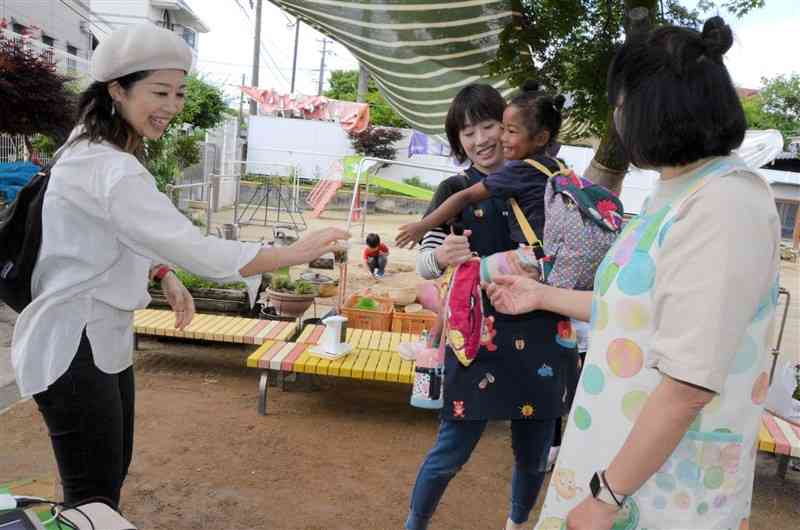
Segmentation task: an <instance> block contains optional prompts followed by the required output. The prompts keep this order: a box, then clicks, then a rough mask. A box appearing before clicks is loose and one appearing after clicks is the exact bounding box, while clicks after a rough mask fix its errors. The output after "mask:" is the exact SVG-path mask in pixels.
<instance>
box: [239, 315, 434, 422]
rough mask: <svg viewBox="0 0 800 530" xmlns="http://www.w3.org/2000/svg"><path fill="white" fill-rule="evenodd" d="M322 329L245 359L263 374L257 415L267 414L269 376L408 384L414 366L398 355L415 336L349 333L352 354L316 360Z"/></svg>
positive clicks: (315, 328)
mask: <svg viewBox="0 0 800 530" xmlns="http://www.w3.org/2000/svg"><path fill="white" fill-rule="evenodd" d="M324 329H325V327H324V326H321V325H308V326H306V327H305V328H303V331H302V332H301V333H300V335H299V336H298V337H297V339H295V341H293V342H282V341H267V342H265V343H264V344H262V345H261V346H260V347H259V348H258V349H257V350H256V351H255V352H253V354H252V355H250V357H248V359H247V366H248V367H249V368H256V369H259V370H262V373H261V378H260V380H259V384H258V391H259V395H258V413H259V414H261V415H262V416H263V415H265V414H266V412H267V389H268V387H269V373H270V372H271V371H274V372H280V373H284V374H286V373H300V374H315V375H320V376H333V377H347V378H351V379H362V380H365V381H387V382H390V383H403V384H411V383H412V382H413V380H414V363H413V362H411V361H406V360H403V359H402V358H401V357H400V356H399V355H398V353H397V346H398V344H400V343H401V342H407V341H412V340H417V339H418V338H419V337H418V336H417V335H412V334H409V333H396V332H391V331H371V330H367V329H348V330H347V339H346V340H347V342H348V343H349V344H352V345H353V351H352V352H350V353H349V354H347V355H345V356H343V357H340V358H338V359H335V360H330V359H323V358H321V357H317V356H316V355H314V354H313V353H312V352H311V348H312V347H313V346H315V345H316V344H317V343H318V342H319V339H320V337H321V336H322V333H323V331H324Z"/></svg>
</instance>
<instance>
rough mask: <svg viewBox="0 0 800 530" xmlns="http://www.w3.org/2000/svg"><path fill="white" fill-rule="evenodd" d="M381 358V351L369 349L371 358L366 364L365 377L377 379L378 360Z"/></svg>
mask: <svg viewBox="0 0 800 530" xmlns="http://www.w3.org/2000/svg"><path fill="white" fill-rule="evenodd" d="M380 358H381V354H380V352H379V351H376V350H370V351H369V358H368V359H367V363H366V364H365V365H364V375H363V378H364V379H368V380H370V381H373V380H374V379H375V368H376V367H377V366H378V361H379V360H380Z"/></svg>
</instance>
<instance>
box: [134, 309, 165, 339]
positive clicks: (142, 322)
mask: <svg viewBox="0 0 800 530" xmlns="http://www.w3.org/2000/svg"><path fill="white" fill-rule="evenodd" d="M160 316H161V312H160V311H159V312H155V311H151V312H150V313H148V314H146V315H144V316H142V317H141V318H138V319H135V320H134V323H133V329H134V331H136V333H140V334H142V335H147V334H148V333H147V325H148V324H149V323H150V322H153V321H155V320H156V319H158V318H159V317H160Z"/></svg>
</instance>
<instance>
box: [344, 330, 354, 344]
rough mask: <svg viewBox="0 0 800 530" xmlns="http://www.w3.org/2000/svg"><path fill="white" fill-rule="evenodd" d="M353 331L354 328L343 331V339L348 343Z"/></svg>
mask: <svg viewBox="0 0 800 530" xmlns="http://www.w3.org/2000/svg"><path fill="white" fill-rule="evenodd" d="M355 332H356V329H355V328H347V331H345V334H344V341H345V342H347V343H349V342H350V341H351V340H352V337H353V333H355Z"/></svg>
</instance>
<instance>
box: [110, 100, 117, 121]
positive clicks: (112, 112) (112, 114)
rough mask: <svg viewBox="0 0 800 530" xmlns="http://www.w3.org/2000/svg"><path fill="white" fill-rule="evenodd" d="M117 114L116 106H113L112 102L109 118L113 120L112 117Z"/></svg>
mask: <svg viewBox="0 0 800 530" xmlns="http://www.w3.org/2000/svg"><path fill="white" fill-rule="evenodd" d="M116 113H117V106H116V105H114V102H113V101H112V102H111V117H112V118H113V117H114V115H115V114H116Z"/></svg>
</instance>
